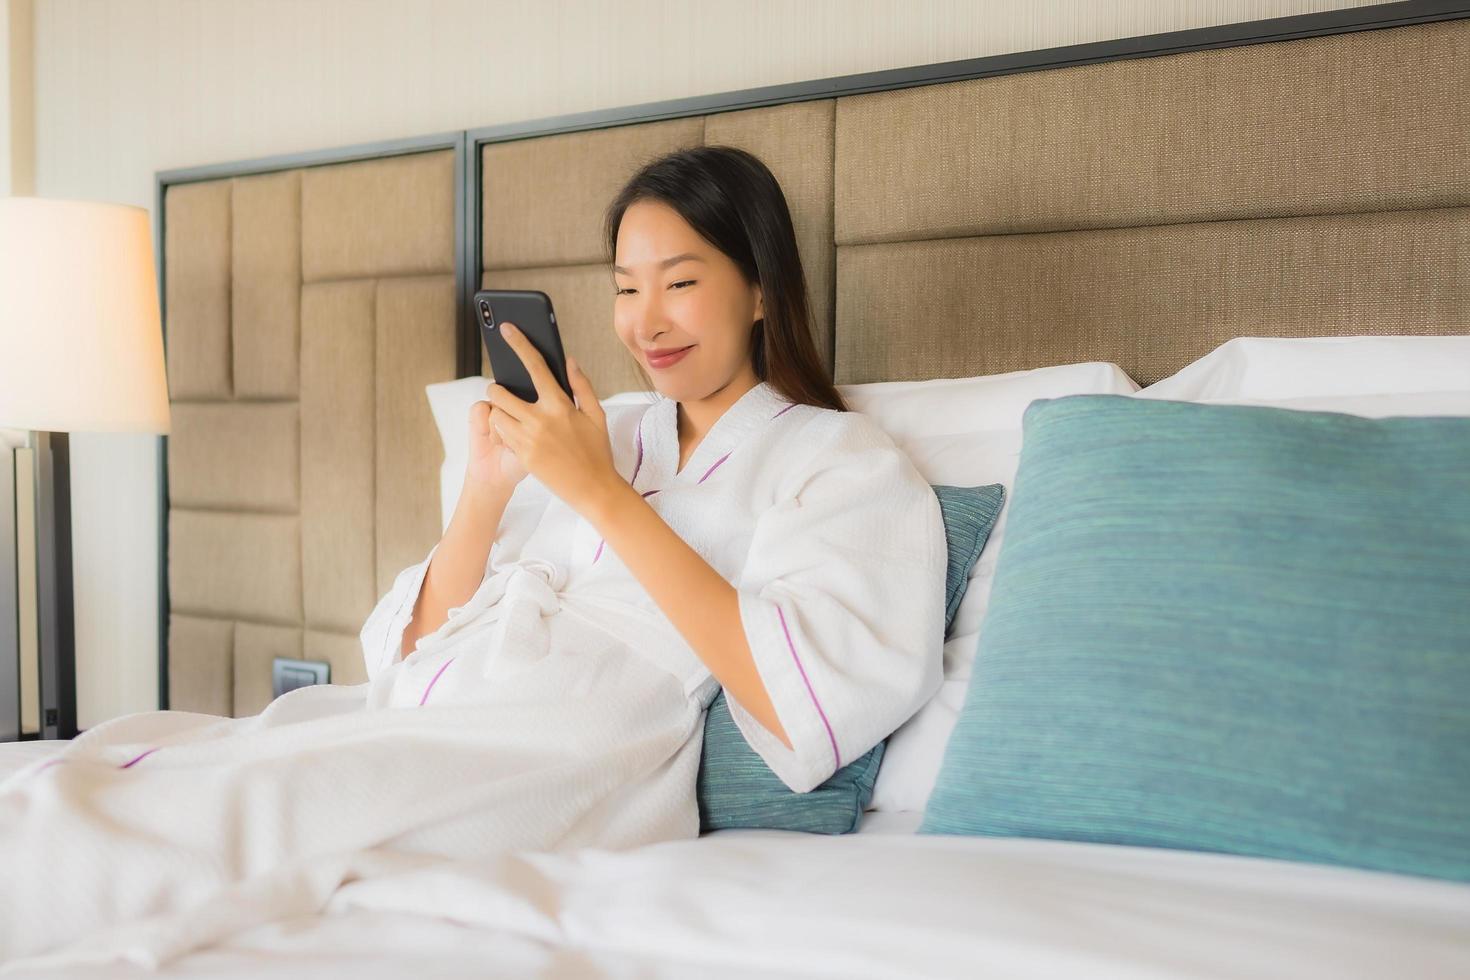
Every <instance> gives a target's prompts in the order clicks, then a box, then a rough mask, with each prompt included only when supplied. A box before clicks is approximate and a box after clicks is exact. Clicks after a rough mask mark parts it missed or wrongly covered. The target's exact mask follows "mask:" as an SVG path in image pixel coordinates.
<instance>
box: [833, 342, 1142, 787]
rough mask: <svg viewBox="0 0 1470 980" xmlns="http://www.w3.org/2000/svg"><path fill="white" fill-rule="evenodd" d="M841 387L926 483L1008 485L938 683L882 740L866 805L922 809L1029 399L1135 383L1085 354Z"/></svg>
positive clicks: (948, 725)
mask: <svg viewBox="0 0 1470 980" xmlns="http://www.w3.org/2000/svg"><path fill="white" fill-rule="evenodd" d="M838 390H839V391H840V392H841V393H842V396H843V398H844V399H846V401H847V404H848V407H849V408H852V409H854V410H856V411H860V412H863V413H865V414H867V415H870V416H872V418H873V419H874V420H875V421H876V422H877V423H878V424H879V425H880V426H882V427H883V429H884V430H885V431H886V432H887V433H888V434H889V435H890V436H892V437H893V440H894V442H896V443H897V444H898V446H899V448H900V449H902V450H904V452H905V453H907V454H908V456H909V458H910V459H912V460H913V462H914V466H915V467H916V468H917V469H918V471H919V472H920V473H921V474H923V476H924V479H926V480H927V481H928V482H930V483H940V484H948V485H950V486H957V487H974V486H984V485H985V484H989V483H1000V484H1003V485H1004V486H1005V488H1006V493H1007V501H1006V506H1005V507H1004V508H1003V509H1002V510H1001V514H1000V520H998V521H997V522H996V525H995V528H994V530H992V531H991V532H990V538H989V540H987V541H986V543H985V548H984V550H982V551H981V552H980V559H979V560H978V561H977V562H976V563H975V567H974V569H973V570H972V571H971V573H970V580H969V582H968V584H967V586H966V589H965V597H964V598H963V599H962V600H961V601H960V607H959V609H958V610H957V611H956V613H955V620H954V625H953V627H952V628H951V630H950V635H949V638H948V640H947V641H946V642H945V644H944V683H943V684H942V685H941V687H940V689H939V692H938V693H937V694H936V695H935V696H934V697H933V698H931V699H930V700H929V702H928V703H927V704H925V705H924V707H923V708H921V709H919V712H918V713H917V714H915V715H914V717H913V718H911V719H909V721H908V722H906V723H905V724H904V725H903V726H902V727H900V728H899V729H898V731H896V732H894V734H893V736H892V737H891V738H889V740H888V745H887V747H886V748H885V749H884V751H883V765H882V767H881V768H880V769H879V770H878V782H877V784H876V785H875V786H874V788H873V799H872V802H871V803H870V804H869V809H871V810H923V809H924V804H925V803H926V802H927V801H928V799H929V792H930V791H931V790H932V789H933V788H934V780H935V778H936V777H937V776H938V775H939V766H940V763H941V762H943V760H944V747H945V744H946V743H947V742H948V741H949V735H950V732H951V730H952V729H953V728H954V724H955V720H956V719H957V718H958V717H959V711H960V708H961V706H962V705H963V703H964V698H965V688H966V687H967V686H968V685H969V679H970V666H971V664H972V662H973V661H974V659H975V646H976V644H977V643H978V641H979V637H980V624H981V621H982V620H983V619H984V618H985V610H986V608H987V606H988V605H989V603H990V586H991V583H992V581H993V580H994V577H995V563H996V559H997V558H998V557H999V555H1000V548H1001V542H1002V540H1003V539H1004V537H1005V525H1006V515H1007V513H1008V512H1009V511H1010V506H1009V504H1010V501H1009V494H1010V490H1011V485H1012V483H1013V482H1014V479H1015V475H1016V464H1017V463H1018V462H1019V458H1020V454H1021V416H1022V415H1023V414H1024V413H1025V411H1026V406H1028V405H1030V404H1031V402H1032V401H1034V400H1036V399H1038V398H1060V397H1062V396H1064V395H1089V394H1104V395H1129V394H1133V393H1134V392H1136V391H1138V385H1137V384H1135V383H1134V381H1133V379H1132V378H1130V377H1128V375H1126V374H1124V373H1123V370H1122V369H1121V368H1120V367H1118V366H1117V365H1116V364H1106V363H1100V362H1091V363H1083V364H1064V365H1060V366H1057V367H1044V368H1036V369H1035V370H1031V371H1014V372H1011V373H1008V374H992V375H984V376H981V377H975V378H952V379H938V380H933V381H889V382H880V383H876V384H864V385H839V386H838Z"/></svg>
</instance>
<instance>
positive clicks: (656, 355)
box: [644, 344, 695, 368]
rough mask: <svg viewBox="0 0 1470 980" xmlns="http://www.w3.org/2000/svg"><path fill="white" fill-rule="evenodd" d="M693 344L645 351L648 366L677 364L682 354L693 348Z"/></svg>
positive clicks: (660, 366) (663, 366)
mask: <svg viewBox="0 0 1470 980" xmlns="http://www.w3.org/2000/svg"><path fill="white" fill-rule="evenodd" d="M694 347H695V345H694V344H690V345H689V346H688V347H666V348H664V349H663V350H651V351H645V352H644V354H645V356H646V357H647V358H648V366H649V367H651V368H666V367H672V366H673V365H675V364H678V363H679V362H680V361H682V360H683V359H684V355H685V354H687V353H689V352H690V351H692V350H693V349H694Z"/></svg>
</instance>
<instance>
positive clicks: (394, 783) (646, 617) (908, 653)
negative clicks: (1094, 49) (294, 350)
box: [0, 383, 945, 963]
mask: <svg viewBox="0 0 1470 980" xmlns="http://www.w3.org/2000/svg"><path fill="white" fill-rule="evenodd" d="M676 408H677V404H676V403H675V402H674V401H672V400H668V399H663V400H660V401H658V402H656V403H654V404H653V405H652V406H649V407H647V408H645V407H643V406H625V407H622V408H621V409H620V410H615V411H610V413H609V429H610V432H609V435H610V438H611V439H612V444H613V448H614V457H615V465H616V466H617V468H618V471H619V473H621V474H622V475H623V476H624V477H625V478H627V479H628V481H629V482H630V483H631V484H632V486H633V487H634V488H635V489H637V490H639V491H640V492H641V493H642V494H643V496H644V498H645V499H646V500H647V501H648V503H649V505H650V506H652V507H653V508H654V509H655V510H657V511H658V513H659V515H660V516H661V517H662V518H663V519H664V520H665V521H666V522H667V523H668V524H669V525H670V526H671V527H672V528H673V529H674V530H675V531H676V532H677V533H678V534H679V535H680V537H682V538H683V539H684V540H685V541H687V542H688V543H689V544H690V545H691V546H692V547H693V548H694V549H695V550H696V551H698V552H699V553H700V554H701V555H702V556H703V557H704V558H705V559H706V560H707V561H709V562H710V563H711V565H713V566H714V568H715V569H717V570H718V571H719V572H720V574H721V575H722V576H724V577H725V579H726V580H727V581H729V582H731V583H733V584H734V585H735V586H736V588H737V589H738V591H739V602H740V618H741V623H742V625H743V627H744V631H745V636H746V639H747V641H748V643H749V646H750V649H751V652H752V654H753V656H754V658H755V662H756V666H757V669H758V670H759V672H760V675H761V678H762V680H763V681H764V682H765V685H766V688H767V690H768V692H769V694H770V697H771V700H772V702H773V704H774V706H775V709H776V713H777V715H778V717H779V718H780V720H781V723H782V726H783V727H784V728H785V730H786V732H787V734H788V736H789V738H790V739H791V741H792V746H793V747H792V748H791V749H787V748H786V746H785V745H783V744H782V743H781V742H780V741H779V740H777V739H776V738H775V736H773V735H772V734H771V733H770V732H769V731H767V730H766V729H765V728H764V727H763V726H762V725H761V724H760V723H759V722H757V721H756V720H755V719H754V718H753V717H752V716H751V715H750V714H748V713H747V712H746V711H745V710H744V709H743V708H742V707H741V706H740V705H739V704H738V703H737V702H736V701H735V700H734V699H733V698H731V699H730V708H731V713H732V715H733V716H734V719H735V722H736V724H737V725H738V726H739V727H740V730H741V731H742V732H743V733H744V735H745V737H746V739H747V740H748V741H749V742H750V744H751V745H752V746H753V747H754V748H755V750H756V751H757V752H759V753H760V755H761V756H762V758H764V759H765V760H766V762H767V763H768V764H769V765H770V767H771V769H772V770H773V771H774V772H775V773H776V774H777V775H778V776H779V777H780V778H781V779H782V780H783V781H784V782H785V783H786V784H787V785H788V786H790V787H791V788H792V789H794V790H797V791H806V790H809V789H811V788H813V787H815V786H817V785H819V784H820V783H821V782H823V781H824V780H825V779H827V777H829V776H830V775H831V774H832V773H833V772H834V771H835V770H836V769H837V768H839V767H840V766H842V765H844V764H846V763H847V762H848V761H851V760H852V759H854V758H856V757H857V756H859V755H861V754H862V753H863V752H865V751H867V750H868V749H869V748H871V747H872V746H873V745H874V744H875V743H876V742H877V741H878V740H879V739H881V738H883V737H884V736H886V735H887V734H888V733H889V732H891V731H892V730H893V729H894V728H896V727H897V726H898V725H899V724H900V723H902V722H903V721H904V720H905V719H906V718H908V717H909V716H910V715H911V714H913V713H914V712H915V711H916V710H917V709H918V708H919V706H920V705H921V704H922V703H923V702H924V701H925V700H926V699H927V698H928V697H929V696H931V695H932V694H933V693H934V691H935V690H936V689H937V688H938V686H939V683H940V679H941V675H940V671H941V655H942V643H943V622H944V575H945V540H944V530H943V523H942V520H941V517H940V512H939V505H938V501H937V500H936V498H935V496H934V494H933V492H932V491H931V490H930V488H929V486H928V484H927V483H926V482H925V481H924V479H923V477H922V476H920V475H919V473H918V472H917V471H916V470H915V469H914V467H913V466H912V464H911V463H910V462H909V460H908V459H907V457H905V456H904V455H903V453H902V452H901V451H900V450H899V449H898V448H897V447H896V446H895V445H894V444H893V442H892V441H891V440H890V439H889V438H888V436H887V435H886V434H885V433H884V432H883V431H882V430H881V429H879V428H878V426H877V425H876V424H875V423H874V422H872V420H870V419H869V418H867V417H866V416H863V415H859V414H856V413H840V412H834V411H830V410H825V409H819V408H815V407H812V406H807V405H791V404H790V403H788V402H786V401H785V400H784V399H783V398H782V397H781V396H780V395H779V394H777V393H776V391H775V390H774V389H773V388H771V387H770V385H768V384H764V383H763V384H760V385H757V386H756V387H755V388H753V389H751V390H750V391H749V392H747V393H746V394H745V395H743V396H742V397H741V398H740V399H739V400H738V401H737V402H736V403H735V404H734V405H733V406H731V408H730V409H729V410H728V411H726V413H725V414H724V415H723V416H721V417H720V419H719V420H718V421H717V422H716V423H715V425H714V426H713V427H712V428H711V429H710V431H709V432H708V433H707V434H706V436H705V437H704V439H703V440H702V441H701V442H700V443H699V445H698V447H697V448H696V450H695V452H694V454H693V456H692V457H691V458H690V460H689V462H688V463H687V464H686V465H685V466H684V468H683V469H682V470H680V469H678V457H679V445H678V434H677V416H676ZM432 556H433V552H432V551H431V552H430V554H429V556H427V557H426V558H425V559H424V561H422V562H420V563H418V564H416V565H414V566H412V567H410V568H407V569H405V570H404V571H403V572H402V573H400V574H399V576H398V578H397V580H396V581H395V582H394V584H393V587H392V589H391V590H390V591H389V592H388V593H387V594H386V595H385V596H383V597H382V599H381V600H380V601H379V602H378V604H377V607H376V608H375V609H374V610H373V612H372V613H371V615H370V616H369V617H368V619H367V622H366V624H365V625H364V627H363V629H362V634H361V640H362V646H363V655H364V657H365V658H366V663H367V667H368V674H369V681H368V682H367V683H366V684H363V685H357V686H354V687H342V686H320V687H306V688H300V689H298V690H295V691H292V692H290V693H289V694H287V695H285V696H283V697H281V698H279V699H277V700H276V701H275V702H273V703H272V704H271V705H270V706H269V707H268V708H267V709H266V710H265V711H264V712H262V713H261V714H260V715H257V716H254V717H250V718H242V719H220V718H216V717H213V716H208V715H198V714H191V713H187V712H148V713H144V714H138V715H132V716H127V717H124V718H119V719H115V720H113V721H110V722H106V723H104V724H101V725H98V726H96V727H95V728H93V729H91V730H90V731H88V732H86V733H84V734H83V735H82V736H80V737H79V738H77V739H76V740H75V741H74V743H73V744H72V745H71V746H70V747H69V748H68V749H67V750H66V751H65V752H64V753H63V754H62V755H60V756H58V757H55V758H53V759H51V760H48V761H47V762H45V763H40V764H37V765H33V766H31V767H29V768H28V769H26V770H23V771H21V772H20V773H17V774H16V775H15V776H13V777H12V778H10V779H8V780H7V781H5V782H4V783H0V869H4V873H3V874H0V961H3V960H4V959H5V958H7V957H12V956H17V955H22V954H31V953H35V952H39V951H42V950H48V949H53V948H56V947H64V946H65V945H66V944H67V943H70V942H72V941H75V940H77V939H79V938H82V937H90V939H89V941H88V942H85V943H83V944H81V945H80V946H78V947H73V948H72V952H71V953H70V954H67V955H72V956H74V957H76V958H86V956H89V957H91V958H93V959H103V960H105V959H109V958H112V957H115V956H119V955H126V956H129V957H130V958H132V959H134V960H136V961H138V962H144V963H155V962H160V961H162V960H164V959H167V958H168V957H169V956H171V955H173V954H175V953H178V952H181V951H182V950H184V949H187V948H192V947H194V946H198V945H202V944H207V943H208V942H210V941H212V940H214V939H217V938H219V937H221V936H222V935H226V934H229V933H231V932H233V931H236V930H238V929H240V928H244V927H247V926H249V925H253V924H256V923H258V922H259V921H261V920H262V919H265V918H270V917H275V916H280V915H286V914H299V913H301V912H309V911H312V910H314V909H316V908H318V907H320V906H321V905H322V904H323V903H324V902H325V901H326V899H327V898H328V897H329V896H330V894H331V892H332V890H334V889H335V888H336V887H337V886H338V885H339V884H340V883H341V881H342V880H345V879H346V878H349V877H352V876H362V875H363V874H365V873H367V872H365V871H364V870H363V868H364V867H365V865H364V858H363V855H365V854H372V853H376V854H385V853H387V852H397V853H410V854H414V855H429V856H436V857H447V858H456V859H464V858H469V859H477V858H482V857H485V856H488V855H490V854H493V853H496V852H499V851H504V850H507V849H512V848H514V849H538V850H549V849H564V848H570V847H577V846H599V847H610V848H611V847H618V848H621V847H632V846H637V845H640V844H644V843H649V842H653V841H658V840H666V839H672V838H680V837H694V836H696V835H697V834H698V832H699V814H698V808H697V805H696V802H695V796H694V786H695V775H696V771H697V767H698V763H699V754H700V748H701V744H702V733H703V725H702V720H703V711H704V709H705V707H706V706H707V705H708V704H709V702H710V701H711V700H712V699H713V697H714V696H715V694H716V692H717V691H718V685H717V682H716V681H715V679H714V678H713V677H712V676H711V674H710V673H709V671H708V669H707V668H706V667H705V665H704V664H703V662H702V661H701V660H700V659H699V657H698V656H697V655H696V654H695V653H694V651H693V649H692V648H691V647H690V646H689V645H688V643H687V642H685V641H684V639H683V638H682V637H681V636H680V635H679V634H678V632H677V631H676V630H674V628H673V627H672V625H671V624H670V623H669V622H668V620H667V618H666V617H665V616H664V615H663V614H662V612H661V611H660V610H659V609H658V607H657V606H656V605H655V604H654V602H653V600H652V599H651V598H650V597H649V596H648V594H647V592H646V591H645V590H644V589H643V587H642V586H641V585H640V584H639V583H638V582H637V580H636V579H634V578H633V577H632V575H631V573H630V572H629V571H628V570H627V568H626V566H625V565H624V564H623V562H622V561H621V560H620V558H619V556H618V554H617V553H616V552H615V551H614V550H613V549H612V548H611V547H609V546H608V545H606V544H605V543H604V542H603V541H602V540H601V539H600V537H599V535H598V533H597V531H596V529H595V528H593V527H592V525H591V524H589V523H588V522H587V521H586V520H584V519H582V518H581V517H580V516H579V515H577V514H576V513H575V512H574V511H572V510H571V509H570V508H569V507H567V506H566V505H565V504H564V503H562V502H561V500H559V499H557V498H556V497H554V496H552V495H551V494H550V493H549V492H548V491H547V490H546V489H545V487H544V486H542V485H541V484H540V483H539V482H538V481H537V480H535V478H534V477H527V478H526V479H525V480H523V481H522V482H521V484H520V485H519V486H518V487H517V488H516V491H515V494H514V495H513V497H512V498H511V502H510V504H509V506H508V508H507V511H506V515H505V517H504V519H503V520H502V523H501V531H500V534H499V535H498V537H497V540H496V542H495V544H494V547H493V548H492V551H491V553H490V561H489V567H488V569H487V574H486V576H485V579H484V580H483V582H482V583H481V584H480V586H479V588H478V589H477V590H476V592H475V593H474V595H473V596H471V597H470V599H469V600H468V601H467V602H466V603H465V604H464V605H463V606H461V607H458V608H455V609H452V610H450V612H449V618H448V620H447V621H446V622H445V623H444V624H443V625H441V626H440V627H439V629H437V630H435V631H434V632H433V633H430V634H429V635H427V636H425V637H423V638H421V639H420V640H419V642H418V644H417V646H416V647H415V649H414V651H413V652H412V653H411V654H410V655H409V656H408V657H406V658H404V659H400V658H399V649H400V647H401V643H402V637H403V631H404V628H405V626H406V625H407V623H408V621H409V618H410V616H411V614H412V610H413V607H414V603H415V599H416V598H417V596H418V593H419V590H420V587H421V585H422V582H423V578H424V575H425V573H426V571H427V569H428V564H429V560H430V559H431V558H432ZM206 903H207V904H206ZM148 916H151V917H153V921H152V922H151V923H149V924H147V925H146V926H145V925H140V923H139V922H138V921H137V920H139V919H141V918H143V917H148ZM109 926H112V927H121V928H118V929H115V930H114V931H113V932H112V933H111V934H108V933H107V932H105V931H103V932H100V933H99V932H98V931H99V930H105V929H106V927H109ZM83 954H85V956H84V955H83ZM57 961H58V962H64V961H65V957H64V956H63V957H57Z"/></svg>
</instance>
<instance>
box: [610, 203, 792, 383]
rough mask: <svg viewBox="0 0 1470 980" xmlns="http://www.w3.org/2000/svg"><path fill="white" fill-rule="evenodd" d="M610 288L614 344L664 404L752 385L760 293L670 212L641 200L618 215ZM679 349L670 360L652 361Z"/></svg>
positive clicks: (728, 260)
mask: <svg viewBox="0 0 1470 980" xmlns="http://www.w3.org/2000/svg"><path fill="white" fill-rule="evenodd" d="M613 282H614V284H615V286H616V287H617V296H616V299H615V300H614V303H613V326H614V328H615V329H616V330H617V333H618V338H619V339H620V340H622V342H623V343H624V344H625V345H627V347H628V350H629V351H630V352H632V354H633V356H634V358H636V359H637V361H638V363H639V365H640V366H642V368H643V369H644V370H645V371H647V372H648V375H649V377H651V378H652V379H653V383H654V387H656V388H657V389H658V390H659V391H660V392H662V393H663V394H664V395H665V396H666V397H668V398H673V399H677V400H678V401H681V402H689V401H699V400H701V399H704V398H707V397H709V396H711V395H713V394H715V393H717V392H719V391H721V390H723V389H724V388H726V387H727V386H729V385H730V384H731V383H732V382H736V381H740V382H742V384H743V383H744V382H747V381H748V382H749V384H750V385H753V384H754V383H755V381H756V378H755V373H754V369H753V368H752V366H751V361H750V340H751V328H752V326H754V324H755V322H756V321H757V320H759V319H760V318H761V317H762V316H764V313H763V312H762V307H761V293H760V286H759V285H754V284H751V283H748V282H746V280H745V277H744V276H743V275H742V274H741V272H740V268H739V267H738V266H737V265H736V264H735V263H734V262H733V261H731V259H730V257H729V256H727V255H725V253H723V252H721V251H720V250H719V249H717V248H715V247H714V246H713V245H711V244H710V243H709V242H707V241H705V240H704V239H703V238H702V237H700V235H699V233H698V232H696V231H695V230H694V229H693V228H691V227H690V226H689V224H688V222H686V221H685V220H684V219H683V218H681V217H680V216H679V213H678V212H677V211H675V210H674V209H673V208H671V207H669V206H668V205H667V204H664V203H662V202H659V201H647V200H645V201H638V202H637V203H635V204H633V205H631V206H630V207H629V208H628V210H627V211H625V212H624V213H623V220H622V224H621V225H619V226H618V243H617V252H616V255H615V257H614V258H613ZM681 348H688V349H687V350H685V351H684V353H683V354H682V355H680V356H677V357H675V358H672V359H661V358H659V357H658V356H657V355H658V354H660V353H662V352H669V351H677V350H680V349H681ZM744 386H745V387H748V386H749V385H744Z"/></svg>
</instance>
